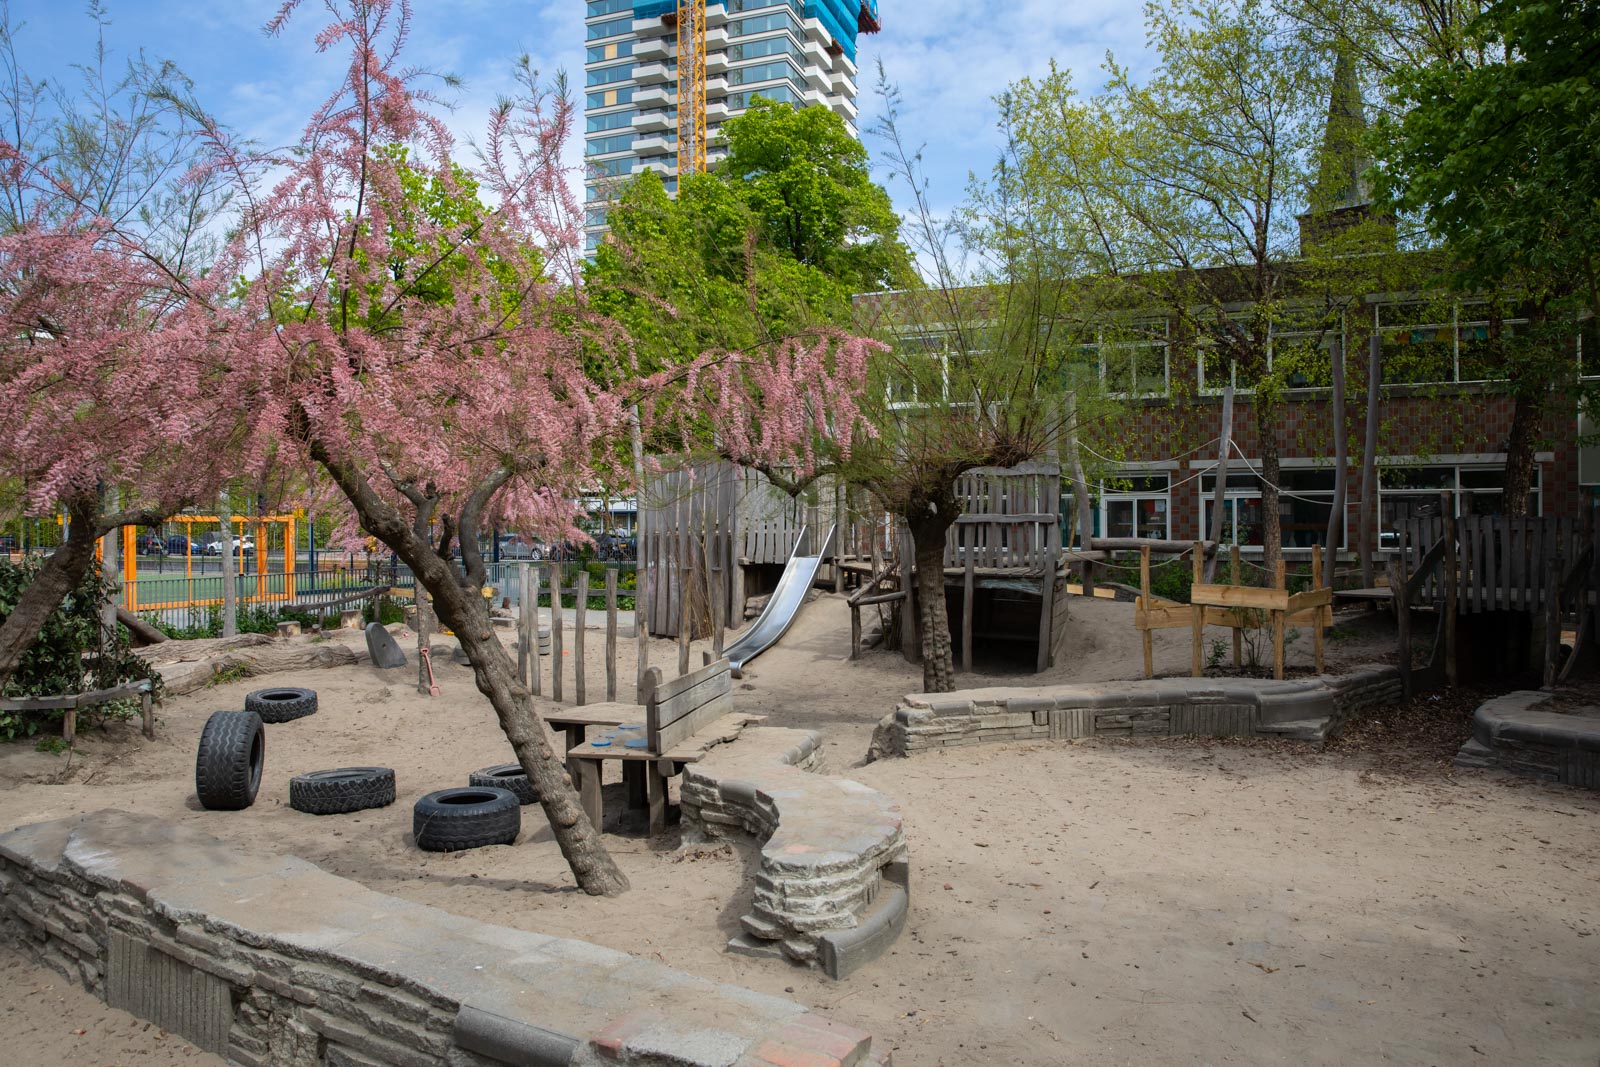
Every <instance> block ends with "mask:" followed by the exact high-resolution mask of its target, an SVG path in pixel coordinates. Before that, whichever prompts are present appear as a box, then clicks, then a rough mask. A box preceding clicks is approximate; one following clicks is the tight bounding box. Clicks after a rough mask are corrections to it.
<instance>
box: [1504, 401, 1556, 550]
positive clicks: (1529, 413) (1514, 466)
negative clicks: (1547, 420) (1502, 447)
mask: <svg viewBox="0 0 1600 1067" xmlns="http://www.w3.org/2000/svg"><path fill="white" fill-rule="evenodd" d="M1549 396H1550V394H1549V393H1548V392H1547V391H1546V390H1543V389H1538V388H1534V389H1531V390H1528V391H1526V392H1523V391H1518V393H1517V403H1516V408H1515V409H1514V410H1513V412H1512V415H1511V436H1510V437H1508V438H1507V439H1506V489H1505V501H1504V507H1505V513H1506V515H1508V516H1509V517H1511V518H1514V519H1522V518H1527V515H1528V494H1529V493H1530V492H1531V491H1532V489H1533V467H1534V461H1533V456H1534V448H1535V446H1536V445H1537V444H1538V439H1539V429H1540V427H1541V425H1542V424H1543V423H1544V409H1545V405H1546V403H1547V402H1548V399H1549Z"/></svg>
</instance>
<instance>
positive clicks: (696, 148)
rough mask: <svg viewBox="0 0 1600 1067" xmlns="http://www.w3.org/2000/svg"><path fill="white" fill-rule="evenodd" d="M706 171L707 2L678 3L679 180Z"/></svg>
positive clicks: (686, 0)
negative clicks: (687, 175) (686, 175)
mask: <svg viewBox="0 0 1600 1067" xmlns="http://www.w3.org/2000/svg"><path fill="white" fill-rule="evenodd" d="M705 169H706V0H678V176H679V177H682V176H683V175H685V174H703V173H704V172H705Z"/></svg>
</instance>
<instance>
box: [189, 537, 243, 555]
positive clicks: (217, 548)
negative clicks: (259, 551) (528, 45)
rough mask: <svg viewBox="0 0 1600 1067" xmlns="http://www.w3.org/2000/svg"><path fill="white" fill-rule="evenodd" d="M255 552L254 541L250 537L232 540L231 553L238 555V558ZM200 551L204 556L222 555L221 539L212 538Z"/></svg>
mask: <svg viewBox="0 0 1600 1067" xmlns="http://www.w3.org/2000/svg"><path fill="white" fill-rule="evenodd" d="M255 550H256V542H255V539H254V538H252V537H251V536H249V535H248V534H246V535H245V536H243V537H238V538H235V539H234V542H233V551H234V553H235V554H236V555H240V556H243V555H248V554H249V553H251V552H254V551H255ZM200 551H201V552H203V553H204V554H206V555H208V556H220V555H222V538H220V537H216V538H213V539H212V540H210V541H207V542H206V543H205V544H204V545H203V546H202V547H201V549H200Z"/></svg>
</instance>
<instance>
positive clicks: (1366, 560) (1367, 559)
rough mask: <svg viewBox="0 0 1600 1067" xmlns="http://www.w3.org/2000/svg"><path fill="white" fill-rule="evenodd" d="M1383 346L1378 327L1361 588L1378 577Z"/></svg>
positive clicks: (1364, 482)
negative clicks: (1379, 440)
mask: <svg viewBox="0 0 1600 1067" xmlns="http://www.w3.org/2000/svg"><path fill="white" fill-rule="evenodd" d="M1382 357H1383V345H1382V341H1381V338H1380V337H1379V334H1378V331H1377V330H1376V329H1374V330H1372V332H1371V333H1370V334H1368V335H1367V410H1366V423H1367V425H1366V432H1365V434H1364V435H1363V437H1362V443H1361V588H1363V589H1371V588H1372V587H1373V584H1374V583H1375V582H1376V580H1377V574H1376V571H1375V569H1374V568H1375V565H1376V558H1377V551H1378V416H1379V404H1380V402H1381V399H1382V386H1383V358H1382Z"/></svg>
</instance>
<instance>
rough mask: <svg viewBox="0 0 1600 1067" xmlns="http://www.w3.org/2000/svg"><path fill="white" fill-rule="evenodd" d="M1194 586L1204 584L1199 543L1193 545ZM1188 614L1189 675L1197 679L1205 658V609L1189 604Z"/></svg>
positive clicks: (1203, 671) (1203, 566) (1203, 563)
mask: <svg viewBox="0 0 1600 1067" xmlns="http://www.w3.org/2000/svg"><path fill="white" fill-rule="evenodd" d="M1193 562H1194V584H1195V585H1203V584H1204V577H1205V575H1204V569H1205V552H1204V548H1203V546H1202V545H1201V544H1200V542H1199V541H1196V542H1195V543H1194V561H1193ZM1189 610H1190V612H1192V614H1193V617H1194V648H1193V649H1192V651H1191V653H1190V658H1189V673H1190V674H1192V675H1193V676H1194V677H1196V678H1199V677H1200V676H1202V675H1203V674H1205V657H1204V650H1203V648H1202V646H1203V645H1204V644H1205V638H1206V609H1205V606H1204V605H1201V604H1191V605H1190V606H1189Z"/></svg>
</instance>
